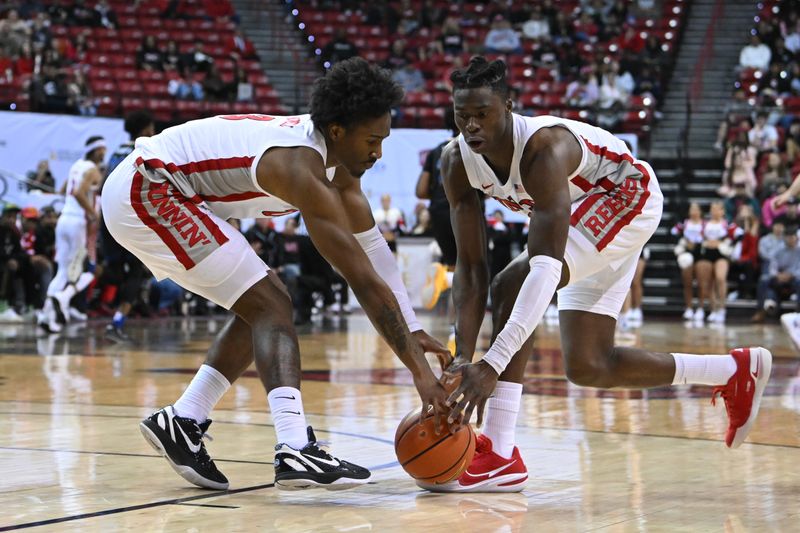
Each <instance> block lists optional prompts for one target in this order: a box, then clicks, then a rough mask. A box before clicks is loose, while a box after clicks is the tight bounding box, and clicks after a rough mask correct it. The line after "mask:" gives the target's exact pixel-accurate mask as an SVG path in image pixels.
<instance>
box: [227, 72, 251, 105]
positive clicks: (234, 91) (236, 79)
mask: <svg viewBox="0 0 800 533" xmlns="http://www.w3.org/2000/svg"><path fill="white" fill-rule="evenodd" d="M230 85H231V90H230V94H231V96H233V97H235V98H236V101H237V102H250V101H252V100H253V84H252V83H250V78H249V76H248V74H247V71H246V70H245V69H244V68H243V67H242V66H241V65H237V66H236V69H235V70H234V71H233V81H231V84H230Z"/></svg>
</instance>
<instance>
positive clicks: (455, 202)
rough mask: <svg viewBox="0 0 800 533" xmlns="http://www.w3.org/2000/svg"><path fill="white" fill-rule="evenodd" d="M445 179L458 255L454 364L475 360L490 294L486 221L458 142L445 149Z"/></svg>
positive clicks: (443, 162)
mask: <svg viewBox="0 0 800 533" xmlns="http://www.w3.org/2000/svg"><path fill="white" fill-rule="evenodd" d="M442 181H443V184H444V190H445V194H447V199H448V201H449V202H450V219H451V221H452V224H453V234H454V235H455V239H456V247H457V249H458V255H457V258H456V268H455V273H454V276H453V304H454V305H455V308H456V359H455V363H454V364H455V365H456V366H458V365H463V364H465V363H469V362H471V361H472V356H473V354H474V353H475V344H476V343H477V340H478V332H479V331H480V328H481V323H482V322H483V316H484V314H485V311H486V301H487V299H488V296H489V267H488V263H487V256H486V221H485V219H484V217H483V206H481V202H480V200H479V199H478V195H477V193H476V192H475V189H473V188H472V186H471V185H470V183H469V179H468V178H467V172H466V170H465V169H464V163H463V161H462V160H461V151H460V149H459V147H458V142H457V141H455V140H454V141H452V142H451V143H450V144H448V145H447V146H446V147H445V148H444V151H443V152H442Z"/></svg>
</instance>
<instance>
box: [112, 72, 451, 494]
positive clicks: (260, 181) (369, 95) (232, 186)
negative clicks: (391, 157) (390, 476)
mask: <svg viewBox="0 0 800 533" xmlns="http://www.w3.org/2000/svg"><path fill="white" fill-rule="evenodd" d="M402 97H403V93H402V89H400V87H399V86H398V85H396V84H395V83H394V82H393V81H392V80H391V76H390V74H389V73H388V72H387V71H384V70H381V69H379V68H377V67H374V66H371V65H369V64H368V63H367V62H366V61H364V60H363V59H360V58H353V59H351V60H348V61H343V62H341V63H337V65H336V66H335V67H334V68H332V69H331V70H330V71H329V72H328V74H327V76H325V77H324V78H320V79H319V80H317V82H316V83H315V85H314V89H313V91H312V96H311V104H310V108H311V114H310V116H308V115H303V116H296V117H274V116H267V115H228V116H218V117H213V118H207V119H202V120H195V121H192V122H188V123H186V124H183V125H180V126H176V127H173V128H169V129H167V130H165V131H163V132H162V133H160V134H159V135H156V136H154V137H149V138H141V139H138V140H137V142H136V147H135V149H134V150H133V152H132V153H131V154H130V155H129V156H128V157H127V158H126V159H125V160H124V161H123V162H122V163H120V165H119V166H118V167H117V169H116V170H115V171H114V172H113V173H112V174H111V175H110V176H109V177H108V179H107V181H106V183H105V185H104V187H103V196H102V206H103V213H104V216H105V221H106V224H107V226H108V230H109V232H110V233H111V234H112V235H113V236H114V238H115V239H116V240H117V241H118V242H119V243H120V244H121V245H122V246H124V247H125V248H127V249H128V250H130V251H131V252H132V253H133V254H134V255H136V256H137V257H138V258H139V259H141V260H142V262H143V263H144V264H145V265H147V267H148V268H149V269H150V270H151V271H152V272H153V274H154V275H155V276H156V277H157V278H165V277H169V278H171V279H173V280H174V281H175V282H177V283H178V284H180V285H181V286H183V287H184V288H186V289H188V290H190V291H193V292H195V293H197V294H199V295H200V296H203V297H205V298H207V299H209V300H211V301H213V302H215V303H216V304H218V305H220V306H223V307H225V308H227V309H230V310H231V311H233V315H234V316H233V317H232V318H231V319H230V320H229V322H228V323H227V324H226V325H225V326H224V327H223V328H222V330H221V331H220V333H219V335H218V336H217V338H216V339H215V341H214V343H213V344H212V346H211V348H210V349H209V352H208V356H207V358H206V361H205V364H204V365H202V367H201V368H200V370H199V371H198V372H197V374H196V375H195V377H194V378H193V380H192V382H191V383H190V384H189V386H188V388H187V389H186V390H185V391H184V393H183V395H182V396H181V397H180V398H179V399H178V400H177V401H176V402H175V403H174V405H172V406H168V407H164V408H163V409H160V410H158V411H156V412H155V413H154V414H153V415H152V416H150V417H149V418H147V419H145V420H144V421H143V422H142V424H141V426H140V427H141V430H142V433H143V435H144V436H145V438H146V439H147V440H148V442H150V444H151V445H152V446H153V447H155V448H156V449H157V450H158V451H159V452H161V453H162V454H164V455H165V456H166V458H167V460H168V461H169V463H170V464H171V465H172V467H173V468H174V469H175V470H176V471H177V472H178V473H179V474H180V475H181V476H183V477H184V478H185V479H186V480H188V481H190V482H192V483H194V484H196V485H199V486H202V487H207V488H212V489H226V488H227V487H228V480H227V479H226V478H225V476H224V475H223V474H222V473H221V472H220V471H219V470H217V468H216V466H215V465H214V462H213V461H212V460H211V458H210V457H209V455H208V453H207V452H206V449H205V446H204V444H203V441H202V438H203V436H204V435H205V433H206V431H207V430H208V427H209V424H210V423H211V421H210V420H209V419H208V415H209V413H210V412H211V409H212V408H213V407H214V405H215V404H216V403H217V402H218V401H219V400H220V398H221V397H222V395H223V394H224V393H225V392H226V391H227V390H228V388H229V387H230V385H231V383H233V382H234V381H235V380H236V379H237V378H238V377H239V376H240V375H241V374H242V372H244V371H245V369H247V367H248V366H249V365H250V363H252V362H253V360H254V359H255V364H256V370H257V371H258V375H259V377H260V378H261V381H262V383H263V385H264V387H265V389H266V391H267V398H268V401H269V406H270V410H271V412H272V418H273V421H274V424H275V432H276V434H277V442H278V444H277V446H276V447H275V483H276V485H277V486H278V488H281V489H289V490H291V489H302V488H309V487H315V486H322V487H326V488H331V489H334V488H348V487H351V486H356V485H360V484H363V483H366V482H368V481H369V479H370V472H369V471H368V470H367V469H366V468H363V467H361V466H357V465H355V464H352V463H349V462H346V461H340V460H338V459H336V458H333V457H331V456H330V455H329V454H328V453H327V452H325V451H324V450H322V449H321V448H320V447H319V445H318V443H317V441H316V438H315V436H314V433H313V431H312V429H311V428H310V427H309V426H308V425H307V424H306V419H305V414H304V411H303V403H302V399H301V395H300V390H299V389H300V377H301V376H300V353H299V348H298V342H297V334H296V333H295V330H294V326H293V323H292V304H291V301H290V299H289V295H288V292H287V290H286V288H285V287H284V285H283V284H282V283H281V281H280V280H279V279H278V276H277V275H275V273H274V272H273V271H270V269H269V267H268V266H267V265H265V264H264V263H263V262H262V261H261V259H259V258H258V256H257V255H256V253H255V252H254V251H253V250H252V248H251V247H250V245H249V244H248V243H247V240H246V239H245V238H244V236H243V235H242V234H241V233H239V231H237V230H236V229H235V228H234V227H233V226H231V225H230V224H228V223H227V222H225V220H226V219H228V218H231V217H235V218H245V217H263V216H276V215H280V214H287V213H294V212H296V211H298V210H299V211H300V213H302V215H303V218H304V220H305V224H306V227H307V229H308V233H309V235H310V237H311V239H312V241H313V242H314V244H315V245H316V247H317V248H318V249H319V251H320V252H321V253H322V255H323V256H324V257H325V258H326V259H328V260H329V261H330V262H331V263H332V264H333V266H334V267H336V268H337V269H338V270H339V271H340V272H341V274H342V275H343V276H344V277H345V278H346V279H347V282H348V283H349V284H350V286H351V287H352V289H353V291H354V292H355V293H356V296H357V297H358V299H359V301H360V302H361V304H362V306H363V307H364V309H365V311H366V313H367V315H368V316H369V318H370V319H371V320H372V322H373V324H374V325H375V327H376V328H377V329H378V331H379V332H380V333H381V335H382V336H383V337H384V339H386V341H387V342H388V344H389V345H390V346H391V348H392V349H393V351H394V352H395V353H396V354H397V355H398V357H399V358H400V359H401V360H402V361H403V363H404V364H405V365H406V366H407V367H408V368H409V369H410V370H411V372H412V374H413V377H414V384H415V385H416V388H417V391H418V392H419V395H420V397H421V398H422V402H423V411H425V410H427V409H428V407H430V406H433V408H434V409H435V410H436V412H437V413H443V409H444V408H445V406H444V401H445V400H446V397H447V395H446V393H445V391H444V388H443V387H442V386H441V385H440V384H439V382H438V381H437V379H436V377H435V376H434V374H433V371H432V370H431V368H430V366H429V365H428V363H427V361H426V360H425V357H424V352H425V351H430V352H437V353H438V354H441V355H442V356H443V357H444V356H445V354H447V349H446V348H445V347H444V346H442V345H441V344H440V343H438V342H437V341H435V340H434V339H432V338H431V337H429V336H428V335H427V334H426V333H425V332H424V331H423V330H422V329H421V327H420V325H419V323H418V322H417V320H416V317H415V316H414V312H413V310H412V309H411V305H410V303H409V300H408V294H407V293H406V291H405V287H404V286H403V284H402V281H401V278H400V274H399V271H398V269H397V264H396V262H395V260H394V256H393V255H392V253H391V252H390V251H389V248H388V245H387V244H386V241H385V240H384V239H383V238H382V236H381V235H380V233H379V232H378V229H377V228H376V227H375V222H374V220H373V219H372V213H371V210H370V207H369V203H368V202H367V199H366V197H365V196H364V194H363V193H362V191H361V186H360V182H359V179H358V178H359V177H360V176H361V175H362V174H363V173H364V172H365V171H366V170H367V169H368V168H370V167H371V166H372V165H373V164H374V163H375V161H376V160H377V159H379V158H380V156H381V143H382V142H383V140H384V139H385V138H386V137H387V136H388V135H389V128H390V124H391V116H390V111H391V109H392V107H394V106H396V105H397V104H398V103H399V102H400V100H401V99H402ZM411 331H413V332H414V333H411Z"/></svg>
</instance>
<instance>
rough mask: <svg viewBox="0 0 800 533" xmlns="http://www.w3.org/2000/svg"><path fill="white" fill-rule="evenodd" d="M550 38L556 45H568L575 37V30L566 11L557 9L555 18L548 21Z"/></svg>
mask: <svg viewBox="0 0 800 533" xmlns="http://www.w3.org/2000/svg"><path fill="white" fill-rule="evenodd" d="M550 38H551V39H552V41H553V44H555V45H556V46H563V45H570V44H571V43H572V41H573V40H574V39H575V31H574V29H573V27H572V24H571V23H570V21H569V19H568V18H567V15H566V13H564V12H563V11H562V10H560V9H557V10H556V15H555V18H553V19H552V21H551V22H550Z"/></svg>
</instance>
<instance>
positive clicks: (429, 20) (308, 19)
mask: <svg viewBox="0 0 800 533" xmlns="http://www.w3.org/2000/svg"><path fill="white" fill-rule="evenodd" d="M293 5H294V6H296V7H297V9H296V10H295V11H296V16H297V17H298V19H299V20H302V21H303V23H304V24H305V28H306V30H305V31H306V32H307V33H308V34H309V40H310V41H312V42H313V43H314V46H318V48H317V49H316V52H317V55H318V57H319V59H320V62H321V64H322V65H323V66H325V67H329V66H330V65H331V64H333V63H335V62H337V61H341V60H343V59H346V58H348V57H352V56H354V55H362V56H364V57H366V58H367V59H368V60H371V61H376V62H380V63H382V64H383V65H384V66H385V67H387V68H390V69H392V70H393V71H394V75H395V79H396V81H397V82H398V83H400V84H401V85H402V86H403V87H404V88H405V89H406V92H407V93H408V96H407V98H406V106H424V105H426V104H433V105H435V106H441V105H442V104H446V103H447V102H448V100H449V94H447V93H448V91H449V90H450V88H451V86H450V80H449V74H450V72H452V70H453V69H455V68H459V67H461V66H463V65H464V64H465V63H466V61H467V60H468V58H469V56H470V55H472V54H485V55H488V56H490V57H495V56H502V57H504V58H505V59H506V61H507V63H509V65H510V79H511V82H512V84H513V85H514V86H515V89H516V91H515V94H516V102H515V106H516V110H517V111H519V112H521V113H524V114H535V113H537V114H538V113H542V112H552V113H555V114H563V115H564V116H568V117H570V118H580V119H582V120H585V121H590V122H595V123H598V124H599V125H602V126H604V127H606V128H609V129H612V130H613V129H617V128H619V127H620V126H622V125H623V123H624V122H625V121H626V119H627V118H628V112H630V111H631V110H635V111H637V112H638V111H643V114H642V116H641V117H640V116H639V114H638V113H635V114H634V115H633V117H632V118H633V119H634V122H636V121H638V123H639V124H641V122H643V121H646V120H650V119H651V118H652V115H653V114H655V113H649V111H651V110H655V108H656V106H657V105H658V103H659V102H660V100H661V97H662V87H663V83H664V80H665V79H666V77H667V76H668V75H669V71H670V69H671V52H672V46H671V41H672V40H674V39H676V38H677V33H678V31H679V27H680V23H681V16H682V15H681V14H682V9H681V7H680V2H665V9H664V11H663V12H659V11H656V10H655V9H654V4H653V2H650V1H627V0H615V1H610V0H582V1H580V2H577V1H575V2H556V1H553V0H542V1H541V2H505V1H498V0H495V1H493V2H489V3H486V2H463V3H459V4H454V5H452V6H449V5H445V4H443V3H440V2H435V1H432V0H427V1H424V2H412V1H411V0H403V1H402V2H400V3H399V4H395V3H386V2H377V3H376V2H357V1H332V0H331V1H325V0H317V1H298V2H295V3H294V4H293ZM662 15H666V16H662ZM673 17H674V18H673ZM332 21H338V23H332ZM365 34H366V35H369V36H371V37H367V38H365V37H364V35H365ZM398 119H399V123H400V124H401V125H406V126H415V125H423V126H427V125H429V123H432V122H435V121H441V117H439V116H438V115H437V116H431V117H430V121H425V120H423V121H420V120H419V116H415V115H414V114H413V113H407V112H406V113H404V112H403V111H402V110H401V112H400V113H398ZM628 125H629V126H630V124H628Z"/></svg>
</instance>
